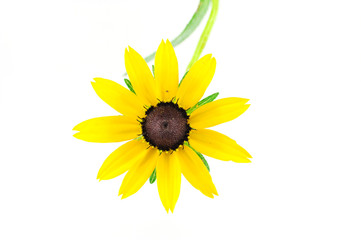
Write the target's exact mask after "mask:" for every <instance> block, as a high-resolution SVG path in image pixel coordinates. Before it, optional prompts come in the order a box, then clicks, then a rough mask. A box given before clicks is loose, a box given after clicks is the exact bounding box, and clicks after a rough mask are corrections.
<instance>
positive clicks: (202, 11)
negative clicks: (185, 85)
mask: <svg viewBox="0 0 361 240" xmlns="http://www.w3.org/2000/svg"><path fill="white" fill-rule="evenodd" d="M209 3H210V0H200V1H199V4H198V8H197V10H196V12H195V13H194V14H193V16H192V18H191V20H190V21H189V22H188V23H187V25H186V27H185V28H184V29H183V31H182V32H181V33H180V34H179V35H178V36H177V37H176V38H175V39H173V40H172V41H171V43H172V45H173V47H176V46H177V45H179V44H180V43H182V42H183V41H184V40H185V39H187V38H188V37H189V36H190V35H191V34H192V33H193V32H194V30H196V28H197V27H198V26H199V24H200V23H201V21H202V19H203V18H204V16H205V15H206V13H207V10H208V7H209ZM154 57H155V52H154V53H152V54H150V55H149V56H147V57H146V58H145V61H146V62H149V61H151V60H153V58H154Z"/></svg>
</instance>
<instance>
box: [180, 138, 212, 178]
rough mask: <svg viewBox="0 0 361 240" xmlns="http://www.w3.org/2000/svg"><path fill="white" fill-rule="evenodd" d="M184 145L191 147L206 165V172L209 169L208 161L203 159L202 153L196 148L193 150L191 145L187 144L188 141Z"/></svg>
mask: <svg viewBox="0 0 361 240" xmlns="http://www.w3.org/2000/svg"><path fill="white" fill-rule="evenodd" d="M184 145H186V146H188V147H189V148H190V149H192V150H193V151H194V152H195V153H196V154H197V155H198V157H199V158H200V159H201V160H202V162H203V164H204V165H205V166H206V168H207V169H208V172H210V171H211V169H210V168H209V165H208V162H207V160H206V159H205V157H204V156H203V154H202V153H200V152H198V151H197V150H195V149H194V148H193V147H192V146H191V145H189V143H188V142H185V143H184Z"/></svg>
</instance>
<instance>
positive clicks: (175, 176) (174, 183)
mask: <svg viewBox="0 0 361 240" xmlns="http://www.w3.org/2000/svg"><path fill="white" fill-rule="evenodd" d="M174 155H175V153H173V154H170V153H165V152H163V153H162V154H161V155H160V157H159V159H158V163H157V185H158V192H159V197H160V200H161V201H162V204H163V206H164V208H165V210H167V212H168V211H169V209H170V210H171V211H172V212H173V210H174V207H175V204H176V203H177V200H178V197H179V192H180V183H181V170H180V166H179V162H178V159H177V158H175V157H174Z"/></svg>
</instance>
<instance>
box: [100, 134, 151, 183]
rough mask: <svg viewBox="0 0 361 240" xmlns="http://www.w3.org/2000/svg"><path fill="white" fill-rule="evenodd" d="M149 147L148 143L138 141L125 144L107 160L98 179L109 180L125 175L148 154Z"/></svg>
mask: <svg viewBox="0 0 361 240" xmlns="http://www.w3.org/2000/svg"><path fill="white" fill-rule="evenodd" d="M147 147H148V145H147V144H146V143H144V142H142V141H138V140H132V141H129V142H127V143H125V144H123V145H122V146H120V147H119V148H118V149H117V150H115V151H114V152H112V154H110V155H109V157H107V159H105V161H104V163H103V165H102V166H101V167H100V169H99V172H98V177H97V179H99V180H108V179H112V178H115V177H117V176H119V175H121V174H123V173H125V172H126V171H128V170H129V169H130V168H131V167H132V166H133V165H134V163H135V162H136V161H137V160H138V159H139V158H142V157H143V156H144V155H145V154H146V152H147V151H146V149H147Z"/></svg>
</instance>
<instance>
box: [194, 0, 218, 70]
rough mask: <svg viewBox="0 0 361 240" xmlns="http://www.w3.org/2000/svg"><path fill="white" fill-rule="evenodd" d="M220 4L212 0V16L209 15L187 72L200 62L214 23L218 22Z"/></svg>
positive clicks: (216, 0)
mask: <svg viewBox="0 0 361 240" xmlns="http://www.w3.org/2000/svg"><path fill="white" fill-rule="evenodd" d="M218 4H219V0H212V11H211V14H210V15H209V18H208V21H207V24H206V26H205V28H204V30H203V33H202V35H201V37H200V39H199V41H198V45H197V48H196V50H195V51H194V54H193V57H192V59H191V61H190V62H189V64H188V67H187V71H188V70H189V69H190V68H191V67H192V66H193V64H194V63H195V62H196V61H197V60H198V58H199V57H200V55H201V53H202V51H203V49H204V47H205V46H206V43H207V40H208V37H209V34H210V33H211V30H212V27H213V24H214V22H215V21H216V16H217V13H218Z"/></svg>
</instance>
